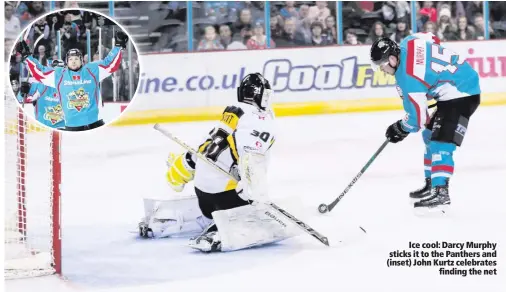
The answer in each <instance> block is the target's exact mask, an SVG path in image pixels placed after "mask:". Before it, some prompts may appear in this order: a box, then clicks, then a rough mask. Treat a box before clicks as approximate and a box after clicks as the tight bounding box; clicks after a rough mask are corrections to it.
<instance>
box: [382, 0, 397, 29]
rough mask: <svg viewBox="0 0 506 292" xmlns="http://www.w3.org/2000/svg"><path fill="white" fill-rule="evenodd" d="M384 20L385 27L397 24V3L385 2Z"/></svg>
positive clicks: (383, 7)
mask: <svg viewBox="0 0 506 292" xmlns="http://www.w3.org/2000/svg"><path fill="white" fill-rule="evenodd" d="M381 14H382V16H383V19H382V22H383V24H384V25H385V27H391V26H395V19H396V16H395V5H394V4H392V3H391V2H384V3H383V5H382V6H381Z"/></svg>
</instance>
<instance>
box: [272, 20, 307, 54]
mask: <svg viewBox="0 0 506 292" xmlns="http://www.w3.org/2000/svg"><path fill="white" fill-rule="evenodd" d="M295 22H296V20H295V18H294V17H292V18H288V19H286V20H285V25H284V27H283V34H282V35H281V36H280V37H278V38H275V39H274V41H275V42H276V47H278V48H286V47H294V46H297V45H304V44H305V43H304V41H302V40H300V39H297V38H296V37H295V32H296V31H295V27H296V24H295Z"/></svg>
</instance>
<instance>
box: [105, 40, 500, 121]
mask: <svg viewBox="0 0 506 292" xmlns="http://www.w3.org/2000/svg"><path fill="white" fill-rule="evenodd" d="M445 46H446V47H447V48H449V49H451V50H453V51H454V52H456V53H458V54H460V55H461V56H464V57H465V58H466V59H467V61H468V62H469V63H470V64H471V65H472V66H473V67H474V68H475V70H476V71H477V72H478V73H479V74H480V82H481V84H480V85H481V89H482V92H483V94H482V105H498V104H506V82H505V80H506V41H494V40H492V41H471V42H451V43H446V44H445ZM369 49H370V46H369V45H363V46H332V47H322V48H293V49H292V48H290V49H272V50H254V51H248V50H246V51H218V52H196V53H170V54H147V55H142V57H141V77H140V82H139V85H138V88H137V93H136V97H135V100H134V102H133V104H132V105H131V106H130V107H129V108H128V110H127V112H126V113H125V114H124V115H122V117H121V118H120V120H118V121H117V122H116V123H115V124H116V125H134V124H148V123H155V122H182V121H196V120H209V119H216V118H218V116H219V114H220V113H221V112H222V110H223V107H224V106H226V105H228V104H230V103H234V102H235V101H236V99H237V91H236V88H237V87H238V85H239V83H240V80H241V79H242V78H243V77H244V76H245V75H247V74H248V73H251V72H260V73H262V74H263V75H264V76H265V77H266V78H267V79H268V80H270V82H271V86H272V87H273V89H274V92H275V95H274V100H273V103H274V110H275V111H276V114H277V115H278V116H294V115H310V114H325V113H345V112H366V111H381V110H397V109H401V108H402V104H401V101H400V99H399V97H398V93H397V90H396V88H395V79H394V77H392V76H387V75H385V74H383V73H382V72H373V71H372V69H371V68H370V66H369V60H368V56H369Z"/></svg>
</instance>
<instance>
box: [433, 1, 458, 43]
mask: <svg viewBox="0 0 506 292" xmlns="http://www.w3.org/2000/svg"><path fill="white" fill-rule="evenodd" d="M451 17H452V14H451V10H450V6H449V5H446V4H445V5H441V9H440V10H439V20H438V22H437V27H438V31H437V37H438V38H439V39H441V40H448V38H450V39H454V38H452V37H451V33H452V30H453V28H452V25H451V23H450V20H451Z"/></svg>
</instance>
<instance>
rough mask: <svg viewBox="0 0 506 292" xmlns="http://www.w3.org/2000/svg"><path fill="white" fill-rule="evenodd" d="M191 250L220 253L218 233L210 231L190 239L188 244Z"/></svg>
mask: <svg viewBox="0 0 506 292" xmlns="http://www.w3.org/2000/svg"><path fill="white" fill-rule="evenodd" d="M188 245H189V246H190V247H191V248H194V249H197V250H200V251H202V252H206V253H209V252H215V251H221V240H220V235H219V234H218V231H211V232H207V233H204V234H202V235H199V236H197V237H194V238H191V239H190V242H189V244H188Z"/></svg>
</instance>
